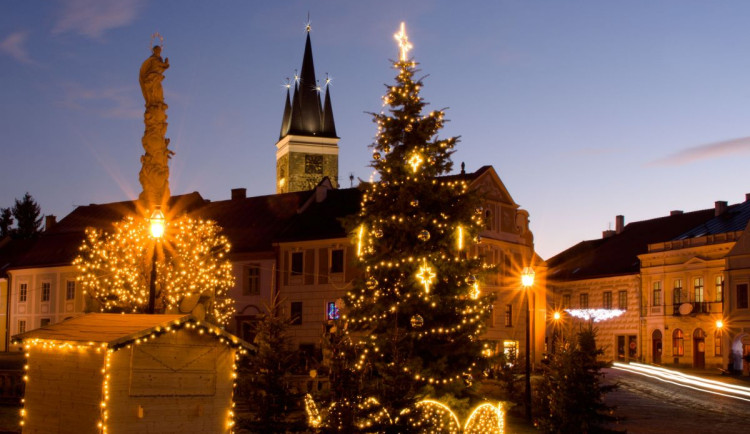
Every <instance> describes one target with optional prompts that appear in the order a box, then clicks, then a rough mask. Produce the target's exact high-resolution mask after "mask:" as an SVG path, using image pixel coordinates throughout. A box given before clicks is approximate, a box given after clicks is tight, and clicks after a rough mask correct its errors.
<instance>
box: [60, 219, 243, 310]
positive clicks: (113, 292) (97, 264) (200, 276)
mask: <svg viewBox="0 0 750 434" xmlns="http://www.w3.org/2000/svg"><path fill="white" fill-rule="evenodd" d="M220 231H221V228H220V227H219V226H218V225H216V223H214V222H213V221H210V220H195V219H191V218H186V217H185V218H180V219H177V220H172V221H169V222H167V226H166V228H165V231H164V240H163V241H160V242H158V244H157V245H156V246H157V248H154V243H155V242H156V241H155V240H153V239H152V237H151V236H150V234H149V225H148V222H147V221H145V220H143V219H136V218H132V217H128V218H126V219H125V220H123V221H121V222H118V223H115V224H114V228H113V231H112V232H106V231H104V230H101V229H94V228H89V229H87V230H86V238H85V239H84V241H83V243H82V245H81V247H80V249H79V251H80V253H79V255H78V257H77V258H76V259H75V261H74V262H73V264H74V265H75V266H76V268H77V269H78V277H77V279H78V281H79V282H80V283H81V285H82V287H83V289H84V291H86V293H87V294H88V295H90V297H91V300H92V301H93V304H94V306H90V309H91V310H99V311H102V312H127V313H144V312H147V311H148V303H149V285H150V283H151V277H150V276H153V274H152V273H151V268H152V266H153V265H152V264H155V265H156V267H157V273H156V274H155V275H156V276H158V277H157V279H156V283H155V286H156V288H157V291H156V312H157V313H192V314H193V315H194V316H196V317H197V318H198V319H203V318H205V319H206V320H208V321H210V322H212V323H215V324H218V325H226V324H227V323H228V321H229V319H230V318H231V317H232V314H233V313H234V302H233V301H232V299H231V298H229V297H228V295H227V291H228V290H229V289H230V288H231V287H232V286H233V285H234V276H233V274H232V264H231V262H230V261H229V260H228V259H227V254H228V253H229V249H230V244H229V241H228V240H227V238H226V237H225V236H224V235H221V234H220ZM153 255H157V257H158V261H154V260H153Z"/></svg>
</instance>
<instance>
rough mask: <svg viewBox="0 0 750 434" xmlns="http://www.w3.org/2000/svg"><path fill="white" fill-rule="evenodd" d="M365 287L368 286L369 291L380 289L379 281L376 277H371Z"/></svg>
mask: <svg viewBox="0 0 750 434" xmlns="http://www.w3.org/2000/svg"><path fill="white" fill-rule="evenodd" d="M365 285H367V289H370V290H372V289H375V288H377V287H378V281H377V279H375V278H374V277H370V278H369V279H367V282H365Z"/></svg>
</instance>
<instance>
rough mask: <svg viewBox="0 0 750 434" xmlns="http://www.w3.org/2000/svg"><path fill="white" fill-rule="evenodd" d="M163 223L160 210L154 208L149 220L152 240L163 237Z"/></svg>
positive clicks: (162, 215)
mask: <svg viewBox="0 0 750 434" xmlns="http://www.w3.org/2000/svg"><path fill="white" fill-rule="evenodd" d="M165 222H166V219H165V218H164V213H163V212H161V209H160V208H156V209H155V210H154V212H153V214H151V218H150V219H149V228H150V229H151V236H152V237H153V238H161V237H162V235H164V223H165Z"/></svg>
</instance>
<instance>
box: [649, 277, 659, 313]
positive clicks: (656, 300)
mask: <svg viewBox="0 0 750 434" xmlns="http://www.w3.org/2000/svg"><path fill="white" fill-rule="evenodd" d="M651 303H652V305H653V306H654V307H656V306H661V281H658V282H654V295H653V298H652V300H651Z"/></svg>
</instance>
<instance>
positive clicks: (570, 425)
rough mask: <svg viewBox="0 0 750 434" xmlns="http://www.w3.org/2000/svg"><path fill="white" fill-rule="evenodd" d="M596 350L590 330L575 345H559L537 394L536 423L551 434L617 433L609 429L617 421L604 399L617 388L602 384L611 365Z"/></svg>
mask: <svg viewBox="0 0 750 434" xmlns="http://www.w3.org/2000/svg"><path fill="white" fill-rule="evenodd" d="M603 353H604V352H603V350H602V349H601V348H597V347H596V331H595V330H594V329H593V328H592V327H591V326H589V327H588V328H584V329H582V330H581V331H579V332H578V334H577V335H576V338H575V340H574V341H573V342H569V343H563V344H560V345H559V346H558V347H557V348H556V351H555V353H554V354H552V356H551V359H550V364H549V366H548V367H547V369H546V370H545V372H544V378H543V381H542V383H541V384H540V386H539V389H538V390H537V404H536V405H535V408H537V409H539V410H540V411H539V416H538V420H537V423H538V425H539V427H540V428H541V429H542V430H543V431H545V432H548V433H568V432H579V433H602V432H617V431H612V430H610V429H608V428H607V427H606V425H607V424H608V423H612V422H614V421H616V418H615V417H614V416H612V414H611V413H612V411H613V408H612V407H609V406H608V405H606V403H605V402H604V395H605V394H606V393H608V392H611V391H612V390H614V389H616V388H617V386H616V385H614V384H602V379H603V376H604V374H603V373H602V371H601V370H602V369H603V368H606V367H608V366H609V364H608V363H606V362H602V361H600V360H598V356H600V355H601V354H603Z"/></svg>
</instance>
